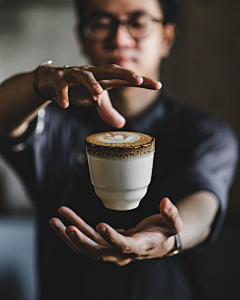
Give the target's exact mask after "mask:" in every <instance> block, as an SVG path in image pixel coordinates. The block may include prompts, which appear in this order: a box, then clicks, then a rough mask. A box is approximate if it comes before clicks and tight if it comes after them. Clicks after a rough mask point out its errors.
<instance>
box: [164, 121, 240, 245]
mask: <svg viewBox="0 0 240 300" xmlns="http://www.w3.org/2000/svg"><path fill="white" fill-rule="evenodd" d="M190 131H191V135H188V133H187V132H186V134H185V135H184V137H183V138H182V139H181V141H180V142H179V143H180V144H181V145H182V146H181V147H178V148H177V146H176V145H175V147H176V148H177V149H178V152H180V153H181V154H180V155H178V156H177V155H176V156H177V157H178V158H177V159H178V160H181V161H182V163H180V164H179V167H178V168H176V169H175V170H174V171H172V172H171V174H170V175H169V176H168V178H167V179H166V182H165V185H164V186H165V194H166V195H169V197H170V199H172V200H173V201H174V202H177V201H178V200H180V199H182V198H184V197H186V196H188V195H190V194H193V193H196V192H200V191H209V192H211V193H213V194H214V195H215V196H216V197H217V199H218V201H219V210H218V213H217V216H216V217H215V220H214V222H213V224H212V230H211V233H210V235H209V237H208V240H215V239H216V238H217V237H218V235H219V232H220V230H221V227H222V225H223V222H224V218H225V215H226V211H227V207H228V196H229V190H230V187H231V185H232V182H233V180H234V175H235V172H236V168H237V162H238V140H237V138H236V136H235V133H234V132H233V131H232V129H231V128H230V127H229V126H228V125H227V124H225V123H223V122H220V121H216V120H214V121H210V122H209V120H208V121H207V122H206V121H204V122H202V123H201V122H200V123H199V124H198V125H197V127H196V126H195V125H194V126H193V127H192V128H191V129H190ZM187 141H188V143H187Z"/></svg>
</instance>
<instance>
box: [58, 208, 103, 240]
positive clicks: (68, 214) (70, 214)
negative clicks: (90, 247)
mask: <svg viewBox="0 0 240 300" xmlns="http://www.w3.org/2000/svg"><path fill="white" fill-rule="evenodd" d="M58 212H59V213H60V214H61V215H62V216H63V217H64V218H66V219H67V220H68V221H69V222H71V224H73V225H74V226H76V227H77V228H78V229H79V230H80V231H81V232H82V233H83V234H84V235H86V236H87V237H89V238H90V239H92V240H94V241H96V242H97V241H98V239H99V235H98V233H96V231H95V230H94V229H93V228H92V227H91V226H89V225H88V224H87V223H86V222H84V221H83V220H82V219H81V218H80V217H79V216H78V215H77V214H76V213H75V212H74V211H72V210H71V209H70V208H68V207H66V206H61V207H60V208H59V210H58Z"/></svg>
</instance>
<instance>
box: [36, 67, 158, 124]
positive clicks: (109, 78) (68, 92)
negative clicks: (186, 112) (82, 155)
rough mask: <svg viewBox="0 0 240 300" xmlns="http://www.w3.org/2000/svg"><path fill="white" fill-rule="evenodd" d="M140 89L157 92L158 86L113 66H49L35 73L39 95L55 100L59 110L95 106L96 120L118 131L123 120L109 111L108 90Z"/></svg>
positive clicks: (149, 80) (113, 111)
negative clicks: (74, 106) (70, 105)
mask: <svg viewBox="0 0 240 300" xmlns="http://www.w3.org/2000/svg"><path fill="white" fill-rule="evenodd" d="M129 86H133V87H140V88H147V89H153V90H158V89H160V88H161V83H160V82H158V81H155V80H153V79H150V78H146V77H141V76H139V75H138V74H136V73H135V72H133V71H130V70H128V69H124V68H121V67H119V66H117V65H105V66H97V67H95V66H83V67H68V68H57V67H53V66H51V65H44V66H41V67H40V69H39V82H38V87H39V90H40V91H41V94H43V95H46V96H49V99H51V98H52V97H54V96H56V97H57V101H58V104H59V106H61V107H62V108H66V107H68V106H69V103H71V104H74V105H83V106H89V105H96V107H97V110H98V113H99V115H100V117H101V118H102V119H103V120H104V121H105V122H107V123H108V124H110V125H112V126H114V127H117V128H121V127H122V126H123V125H124V124H125V119H124V118H123V117H122V116H121V115H120V114H119V113H118V112H117V111H116V110H115V109H114V108H113V107H112V104H111V101H110V99H109V96H108V92H107V91H108V90H109V89H112V88H116V87H129Z"/></svg>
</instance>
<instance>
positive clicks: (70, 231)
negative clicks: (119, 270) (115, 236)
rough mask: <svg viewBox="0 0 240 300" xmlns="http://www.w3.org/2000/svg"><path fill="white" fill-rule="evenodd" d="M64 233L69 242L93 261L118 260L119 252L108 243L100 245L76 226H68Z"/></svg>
mask: <svg viewBox="0 0 240 300" xmlns="http://www.w3.org/2000/svg"><path fill="white" fill-rule="evenodd" d="M66 234H67V236H68V237H69V239H70V240H71V242H72V243H73V244H74V245H75V246H76V247H77V248H78V249H80V250H81V252H82V253H84V254H86V255H87V256H88V257H89V258H91V259H92V260H94V261H109V262H116V261H117V260H119V259H120V258H121V257H120V254H119V253H117V251H116V250H115V249H113V248H112V247H111V246H110V245H108V247H106V246H102V245H99V244H97V243H96V242H94V241H93V240H92V239H90V238H89V237H87V236H86V235H85V234H83V233H82V232H81V231H80V230H78V229H77V228H76V227H73V226H69V227H67V228H66Z"/></svg>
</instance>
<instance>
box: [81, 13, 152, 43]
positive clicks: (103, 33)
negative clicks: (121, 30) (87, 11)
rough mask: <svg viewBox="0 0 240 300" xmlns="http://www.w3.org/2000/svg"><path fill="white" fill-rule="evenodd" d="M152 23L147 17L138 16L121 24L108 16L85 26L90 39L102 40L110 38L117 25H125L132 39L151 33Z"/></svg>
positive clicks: (96, 19) (91, 21) (95, 19)
mask: <svg viewBox="0 0 240 300" xmlns="http://www.w3.org/2000/svg"><path fill="white" fill-rule="evenodd" d="M154 21H155V20H154V19H152V18H151V17H149V16H148V15H139V16H137V17H134V18H130V19H129V20H127V21H123V22H121V21H119V20H117V19H115V18H112V17H109V16H99V17H95V18H93V19H91V20H90V21H89V22H88V23H87V24H86V27H87V28H86V29H87V31H86V33H87V35H88V37H90V38H91V37H92V38H95V39H99V40H103V39H107V38H110V37H112V36H113V35H114V34H115V33H116V30H117V28H118V26H119V24H126V26H127V27H128V30H129V32H130V33H131V35H132V36H133V37H136V38H142V37H145V36H147V35H148V34H149V33H150V32H151V30H152V26H153V22H154Z"/></svg>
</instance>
